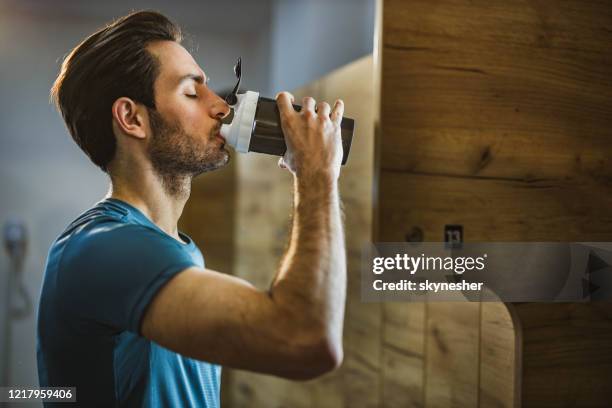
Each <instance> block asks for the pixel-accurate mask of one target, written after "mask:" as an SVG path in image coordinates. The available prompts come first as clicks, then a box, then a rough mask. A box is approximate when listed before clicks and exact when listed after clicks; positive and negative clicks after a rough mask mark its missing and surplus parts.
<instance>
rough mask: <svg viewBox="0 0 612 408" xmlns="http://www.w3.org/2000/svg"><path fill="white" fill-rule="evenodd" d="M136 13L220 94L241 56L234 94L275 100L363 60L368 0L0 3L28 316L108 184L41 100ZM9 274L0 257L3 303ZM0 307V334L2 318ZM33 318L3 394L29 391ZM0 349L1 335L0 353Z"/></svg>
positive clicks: (0, 206) (6, 151)
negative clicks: (169, 27) (63, 71)
mask: <svg viewBox="0 0 612 408" xmlns="http://www.w3.org/2000/svg"><path fill="white" fill-rule="evenodd" d="M142 8H151V9H156V10H158V11H161V12H163V13H165V14H167V15H168V16H169V17H171V18H173V19H174V20H175V21H176V22H178V23H179V24H180V25H181V26H182V27H183V30H184V31H185V32H186V34H187V36H186V37H187V38H186V41H185V42H184V44H185V45H186V47H187V48H188V49H190V50H192V52H193V54H194V56H195V58H196V61H197V62H198V63H199V64H200V65H201V66H202V68H203V69H204V71H205V72H206V73H207V74H208V75H209V76H210V77H211V79H212V81H211V87H212V88H213V89H215V90H217V91H222V90H225V89H228V88H229V87H230V86H232V85H233V82H234V78H233V72H232V66H233V64H234V62H235V60H236V58H237V57H238V56H242V58H243V82H242V83H243V87H245V88H249V89H254V90H260V91H261V92H262V93H264V94H268V95H271V96H274V94H275V93H276V92H277V91H279V90H282V89H292V88H296V87H299V86H301V85H303V84H306V83H308V82H310V81H312V80H313V79H315V78H317V77H319V76H321V75H323V74H325V73H326V72H328V71H331V70H333V69H334V68H337V67H339V66H341V65H344V64H346V63H348V62H350V61H353V60H355V59H357V58H359V57H361V56H363V55H366V54H369V53H371V52H372V44H373V31H374V28H373V27H374V9H375V5H374V0H331V1H329V0H328V1H323V0H314V1H292V0H260V1H257V2H255V1H247V0H239V1H231V2H214V1H209V0H203V1H195V0H194V1H172V2H162V1H148V2H145V1H135V2H124V1H118V0H109V1H104V2H80V1H76V0H72V1H70V0H61V1H43V0H25V1H7V0H0V174H1V179H0V180H1V181H0V183H1V184H0V191H1V192H0V222H2V223H3V224H4V223H5V222H6V221H7V220H8V219H11V218H20V219H23V220H24V221H25V223H26V227H27V229H28V233H29V246H28V253H27V258H26V263H25V272H24V283H25V285H26V287H27V290H28V292H29V293H30V295H31V296H32V301H33V303H34V305H36V304H37V302H38V293H39V291H40V284H41V280H42V273H43V268H44V263H45V259H46V255H47V250H48V248H49V246H50V245H51V243H52V242H53V240H54V239H55V237H56V236H57V235H59V234H60V233H61V231H62V230H63V229H64V228H65V226H66V225H67V224H68V223H69V222H70V221H72V220H73V219H74V218H75V217H77V216H78V215H79V214H80V213H81V212H82V211H84V210H86V209H87V208H89V207H90V206H92V205H93V204H94V203H95V202H97V201H98V200H100V199H102V198H103V196H104V195H105V194H106V191H107V188H108V181H107V178H106V176H105V175H104V174H103V173H102V172H101V171H99V170H98V169H97V168H96V167H95V166H93V165H92V164H91V163H90V162H89V161H88V159H87V158H86V156H85V155H84V154H83V153H82V152H81V151H80V150H79V149H78V148H77V146H76V144H74V142H73V141H72V139H71V138H70V136H69V135H68V133H67V131H66V129H65V127H64V124H63V122H62V120H61V118H60V116H59V114H58V113H57V112H56V110H55V108H54V107H53V106H52V105H51V104H49V99H48V94H49V88H50V87H51V84H52V83H53V81H54V79H55V77H56V75H57V73H58V70H59V66H60V64H61V61H62V59H63V56H64V55H65V54H66V53H67V52H68V51H69V50H70V49H71V48H72V47H74V46H75V45H76V44H77V43H78V42H79V41H80V40H81V39H83V37H84V36H86V35H88V34H89V33H91V32H93V31H94V30H95V29H97V28H99V27H101V26H102V25H103V24H104V23H106V22H108V21H109V20H111V19H113V18H116V17H119V16H121V15H124V14H126V13H128V12H129V11H131V10H137V9H142ZM8 268H9V262H8V258H7V255H6V253H5V252H4V251H3V252H2V255H0V293H1V294H2V295H1V296H2V297H4V293H5V286H6V279H7V274H8ZM1 303H2V306H0V330H2V329H1V328H2V327H4V324H3V323H4V322H3V319H4V317H5V314H6V313H5V310H4V306H3V303H4V302H1ZM35 313H36V312H35V311H33V312H32V313H31V314H30V315H29V316H28V317H27V318H25V319H22V320H18V321H15V322H14V323H13V333H12V336H11V342H12V343H11V346H12V352H11V354H10V359H11V360H10V366H11V371H10V384H12V385H35V384H37V382H38V378H37V373H36V355H35V347H36V344H35ZM3 339H4V333H0V350H2V348H1V347H2V346H3V344H1V342H2V341H3ZM5 357H6V356H1V355H0V358H5ZM20 406H25V405H20Z"/></svg>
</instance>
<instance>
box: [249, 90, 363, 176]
mask: <svg viewBox="0 0 612 408" xmlns="http://www.w3.org/2000/svg"><path fill="white" fill-rule="evenodd" d="M293 107H294V109H295V110H296V111H298V112H299V111H300V110H301V109H302V107H301V106H299V105H293ZM340 128H341V137H342V149H343V155H342V164H346V162H347V160H348V155H349V151H350V148H351V142H352V139H353V132H354V129H355V121H354V120H353V119H350V118H346V117H345V118H342V122H341V124H340ZM249 151H250V152H258V153H266V154H272V155H275V156H283V155H284V154H285V152H286V151H287V144H286V142H285V136H284V134H283V131H282V128H281V124H280V112H279V110H278V106H277V104H276V100H274V99H270V98H266V97H262V96H260V97H259V99H258V101H257V109H256V111H255V120H254V124H253V131H252V133H251V140H250V142H249Z"/></svg>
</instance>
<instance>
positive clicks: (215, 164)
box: [148, 109, 230, 197]
mask: <svg viewBox="0 0 612 408" xmlns="http://www.w3.org/2000/svg"><path fill="white" fill-rule="evenodd" d="M149 121H150V124H151V131H152V137H151V142H150V143H149V146H148V154H149V159H150V160H151V164H152V166H153V170H154V171H155V172H156V173H157V175H158V176H159V178H160V179H161V181H162V185H163V188H164V190H165V191H166V192H167V193H168V194H169V195H171V196H173V197H187V196H189V193H190V191H191V180H192V179H193V178H194V177H195V176H197V175H198V174H201V173H204V172H207V171H211V170H215V169H218V168H220V167H223V166H225V165H226V164H227V163H228V162H229V159H230V155H229V152H228V151H227V150H226V149H225V148H224V146H221V147H220V146H219V145H218V144H217V143H215V140H214V138H215V136H214V133H216V132H217V130H218V129H213V131H212V133H213V134H210V135H208V139H207V140H202V139H201V138H199V139H198V138H197V137H195V136H194V135H191V134H189V133H187V132H186V131H185V130H184V129H183V127H182V126H181V125H180V124H179V123H176V122H174V123H173V122H170V121H167V120H165V119H164V118H163V117H162V116H161V114H160V113H159V112H157V111H156V110H154V109H149Z"/></svg>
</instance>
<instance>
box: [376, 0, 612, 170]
mask: <svg viewBox="0 0 612 408" xmlns="http://www.w3.org/2000/svg"><path fill="white" fill-rule="evenodd" d="M384 4H385V13H384V48H383V64H382V66H383V78H384V80H383V84H382V101H381V103H382V111H381V117H382V123H383V131H384V143H383V144H382V161H381V165H382V167H383V168H386V169H401V170H407V171H411V172H418V173H438V174H451V175H477V176H481V177H504V178H510V179H551V178H566V177H571V178H574V177H576V178H592V179H602V180H604V181H605V180H606V179H607V180H609V178H610V176H611V175H612V145H611V144H610V143H609V137H610V125H612V115H610V112H612V99H611V98H610V95H611V94H612V31H610V30H608V29H607V27H610V26H611V25H612V7H609V4H607V3H605V2H595V1H567V2H562V3H558V2H546V1H539V2H506V1H493V2H490V1H475V2H466V1H444V2H443V3H437V2H429V1H423V0H419V1H411V2H410V3H409V4H408V3H405V2H401V1H397V0H394V1H385V3H384ZM475 16H478V17H477V18H475Z"/></svg>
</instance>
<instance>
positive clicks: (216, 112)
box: [212, 94, 231, 120]
mask: <svg viewBox="0 0 612 408" xmlns="http://www.w3.org/2000/svg"><path fill="white" fill-rule="evenodd" d="M215 96H216V98H215V102H214V103H213V107H212V116H213V117H214V118H216V119H218V120H222V119H223V118H225V117H226V116H227V115H229V113H230V111H231V109H230V106H229V105H228V104H227V102H225V100H224V99H223V98H221V97H220V96H219V95H216V94H215Z"/></svg>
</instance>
